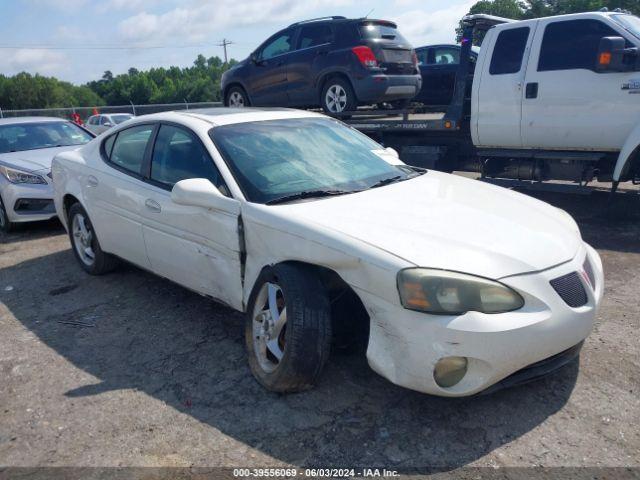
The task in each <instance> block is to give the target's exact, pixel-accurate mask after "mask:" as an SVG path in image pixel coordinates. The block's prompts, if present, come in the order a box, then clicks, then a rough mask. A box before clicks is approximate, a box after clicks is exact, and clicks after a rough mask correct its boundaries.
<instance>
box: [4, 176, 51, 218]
mask: <svg viewBox="0 0 640 480" xmlns="http://www.w3.org/2000/svg"><path fill="white" fill-rule="evenodd" d="M35 173H37V174H39V175H41V176H42V177H43V178H45V180H46V181H47V182H48V183H47V184H46V185H31V184H15V183H11V182H9V181H8V180H7V179H5V178H4V177H2V176H1V175H0V194H1V195H2V203H3V204H4V208H5V210H6V212H7V216H8V217H9V221H10V222H13V223H20V222H37V221H40V220H49V219H51V218H54V217H55V216H56V210H55V206H54V203H53V187H52V185H51V179H50V178H49V177H47V176H46V173H44V174H43V173H42V172H35Z"/></svg>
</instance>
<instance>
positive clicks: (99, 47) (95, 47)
mask: <svg viewBox="0 0 640 480" xmlns="http://www.w3.org/2000/svg"><path fill="white" fill-rule="evenodd" d="M230 43H233V42H229V43H227V45H228V44H230ZM214 46H218V47H219V46H221V45H220V44H198V45H148V46H143V45H136V46H118V45H83V46H51V45H0V49H5V50H9V49H15V50H157V49H165V48H166V49H171V48H207V47H214ZM225 52H226V47H225Z"/></svg>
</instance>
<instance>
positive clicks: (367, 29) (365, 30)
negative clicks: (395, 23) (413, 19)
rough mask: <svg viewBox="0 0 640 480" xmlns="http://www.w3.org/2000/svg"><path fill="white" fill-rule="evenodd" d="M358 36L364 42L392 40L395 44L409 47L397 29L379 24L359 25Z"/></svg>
mask: <svg viewBox="0 0 640 480" xmlns="http://www.w3.org/2000/svg"><path fill="white" fill-rule="evenodd" d="M360 35H361V36H362V38H364V39H366V40H379V39H384V40H393V41H395V42H397V43H404V44H407V45H409V42H408V41H407V39H406V38H404V37H403V36H402V34H401V33H400V32H399V31H398V29H397V28H394V27H392V26H390V25H381V24H379V23H369V24H364V25H360Z"/></svg>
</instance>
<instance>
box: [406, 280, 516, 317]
mask: <svg viewBox="0 0 640 480" xmlns="http://www.w3.org/2000/svg"><path fill="white" fill-rule="evenodd" d="M398 291H399V292H400V300H401V301H402V306H403V307H404V308H408V309H409V310H418V311H421V312H427V313H433V314H436V315H461V314H463V313H466V312H469V311H475V312H482V313H503V312H510V311H512V310H517V309H519V308H522V306H523V305H524V300H523V298H522V297H521V296H520V295H519V294H518V293H517V292H516V291H514V290H512V289H511V288H509V287H507V286H506V285H503V284H502V283H500V282H496V281H493V280H488V279H486V278H482V277H476V276H474V275H467V274H465V273H458V272H449V271H446V270H434V269H429V268H408V269H406V270H402V271H400V273H398Z"/></svg>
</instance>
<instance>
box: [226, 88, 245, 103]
mask: <svg viewBox="0 0 640 480" xmlns="http://www.w3.org/2000/svg"><path fill="white" fill-rule="evenodd" d="M224 106H225V107H232V108H243V107H248V106H249V97H248V96H247V92H245V91H244V88H242V87H239V86H233V87H231V88H230V89H229V91H227V94H226V95H225V97H224Z"/></svg>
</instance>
